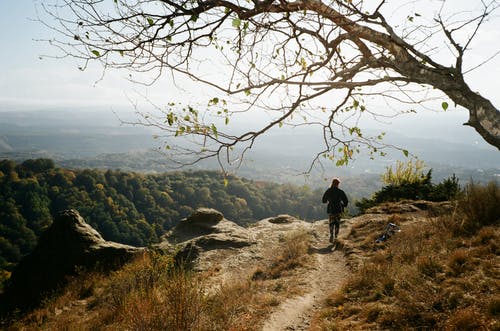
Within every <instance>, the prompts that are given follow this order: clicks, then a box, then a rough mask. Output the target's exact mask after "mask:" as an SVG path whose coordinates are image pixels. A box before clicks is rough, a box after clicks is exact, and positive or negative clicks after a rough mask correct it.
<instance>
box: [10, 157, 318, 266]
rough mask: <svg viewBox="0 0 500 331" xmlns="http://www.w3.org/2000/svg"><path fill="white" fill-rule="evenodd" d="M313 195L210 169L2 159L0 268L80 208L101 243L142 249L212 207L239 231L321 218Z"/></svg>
mask: <svg viewBox="0 0 500 331" xmlns="http://www.w3.org/2000/svg"><path fill="white" fill-rule="evenodd" d="M319 196H321V192H320V191H319V190H314V191H313V190H312V189H310V188H308V187H299V186H294V185H278V184H273V183H267V182H254V181H250V180H246V179H242V178H238V177H234V176H231V177H229V180H228V182H227V185H224V181H223V175H222V174H221V173H220V172H215V171H196V172H195V171H193V172H172V173H164V174H158V175H145V174H138V173H133V172H123V171H115V170H107V171H101V170H92V169H82V170H70V169H64V168H58V167H55V165H54V162H53V161H52V160H49V159H35V160H26V161H24V162H23V163H20V164H16V162H15V161H12V160H0V270H2V269H4V268H9V269H10V268H11V267H12V264H15V263H17V262H18V261H19V260H20V259H21V257H23V256H24V255H26V254H28V253H30V252H31V250H32V249H33V248H34V246H35V245H36V240H37V238H38V236H39V235H40V234H41V233H42V232H43V231H44V230H45V229H46V228H47V227H48V226H49V225H50V224H51V223H52V217H53V216H55V215H57V213H58V212H60V211H62V210H65V209H70V208H73V209H76V210H78V211H79V212H80V214H81V215H82V216H83V218H84V219H85V220H86V221H87V222H88V223H89V224H90V225H92V226H93V227H94V228H95V229H96V230H98V231H99V232H100V233H101V234H102V235H103V237H104V238H105V239H106V240H112V241H116V242H120V243H124V244H130V245H135V246H146V245H149V244H152V243H155V242H158V241H159V239H160V237H161V236H162V235H163V234H164V233H165V232H166V231H168V230H170V229H171V228H172V227H174V226H175V225H176V224H177V222H179V221H180V220H181V219H182V218H183V217H186V216H189V215H190V214H191V213H193V212H194V210H196V208H200V207H209V208H215V209H217V210H219V211H221V212H222V213H223V214H224V216H225V217H226V218H227V219H229V220H231V221H234V222H236V223H238V224H241V225H245V224H248V223H252V222H255V221H257V220H259V219H263V218H265V217H271V216H275V215H278V214H290V215H294V216H297V217H300V218H302V219H307V220H312V219H320V218H322V217H323V216H324V206H323V205H321V204H318V203H317V201H318V199H319V198H318V197H319ZM305 206H307V208H304V207H305Z"/></svg>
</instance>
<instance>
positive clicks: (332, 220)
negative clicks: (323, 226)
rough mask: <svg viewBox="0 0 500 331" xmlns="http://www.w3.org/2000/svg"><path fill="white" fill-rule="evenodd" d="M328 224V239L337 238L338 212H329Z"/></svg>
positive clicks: (338, 226) (338, 227)
mask: <svg viewBox="0 0 500 331" xmlns="http://www.w3.org/2000/svg"><path fill="white" fill-rule="evenodd" d="M329 216H330V217H329V220H328V224H329V226H330V241H331V240H333V239H335V238H337V236H338V235H339V229H340V214H330V215H329ZM334 234H335V236H334Z"/></svg>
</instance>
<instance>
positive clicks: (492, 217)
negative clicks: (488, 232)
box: [459, 181, 500, 233]
mask: <svg viewBox="0 0 500 331" xmlns="http://www.w3.org/2000/svg"><path fill="white" fill-rule="evenodd" d="M459 207H460V210H461V211H462V213H463V214H464V215H465V218H464V220H463V222H462V228H463V230H464V231H465V232H466V233H475V232H477V231H478V230H479V229H481V228H482V227H483V226H487V225H493V224H497V225H498V224H499V223H500V186H498V183H497V182H496V181H491V182H489V183H488V184H487V185H485V186H481V185H478V184H476V183H474V182H471V183H470V184H468V185H467V186H466V188H465V194H464V195H463V197H462V199H461V200H460V202H459Z"/></svg>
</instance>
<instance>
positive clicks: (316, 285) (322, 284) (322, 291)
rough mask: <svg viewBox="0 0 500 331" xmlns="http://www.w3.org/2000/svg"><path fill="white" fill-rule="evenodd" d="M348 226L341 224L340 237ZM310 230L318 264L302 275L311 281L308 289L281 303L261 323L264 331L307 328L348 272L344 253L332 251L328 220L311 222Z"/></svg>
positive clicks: (314, 254)
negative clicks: (329, 240) (302, 293)
mask: <svg viewBox="0 0 500 331" xmlns="http://www.w3.org/2000/svg"><path fill="white" fill-rule="evenodd" d="M349 228H350V224H349V223H347V222H346V223H344V224H343V226H342V228H341V232H340V238H341V239H342V238H343V237H344V236H345V235H346V234H347V233H349ZM312 231H313V235H314V238H315V240H314V242H313V245H312V246H313V248H312V254H313V256H315V257H316V259H317V265H316V268H315V269H312V270H310V271H308V275H306V277H305V278H306V282H307V283H309V284H311V285H310V291H309V292H307V293H305V294H304V295H301V296H297V297H294V298H290V299H288V300H286V301H284V302H283V303H282V304H280V305H279V306H278V307H277V309H276V310H275V312H274V313H272V314H271V316H270V317H269V318H268V319H267V321H266V322H265V323H264V326H263V328H262V330H263V331H281V330H297V331H298V330H308V329H309V326H310V324H311V317H312V316H313V315H314V313H315V312H316V311H317V310H319V309H320V308H321V306H322V304H323V301H324V299H325V298H326V296H327V295H328V294H330V293H331V292H332V291H333V290H335V289H337V288H338V287H339V286H340V284H341V283H342V282H343V280H344V279H345V278H346V277H347V275H348V269H347V266H346V260H345V257H344V254H343V253H342V252H341V251H339V250H334V251H332V245H330V244H329V242H328V224H327V222H326V221H321V222H316V223H314V224H313V225H312Z"/></svg>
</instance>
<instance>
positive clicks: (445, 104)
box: [441, 101, 448, 111]
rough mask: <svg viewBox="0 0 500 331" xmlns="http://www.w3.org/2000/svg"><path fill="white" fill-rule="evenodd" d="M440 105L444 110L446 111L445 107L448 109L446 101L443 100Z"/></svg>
mask: <svg viewBox="0 0 500 331" xmlns="http://www.w3.org/2000/svg"><path fill="white" fill-rule="evenodd" d="M441 107H442V108H443V110H444V111H446V109H448V102H446V101H443V103H442V104H441Z"/></svg>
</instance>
